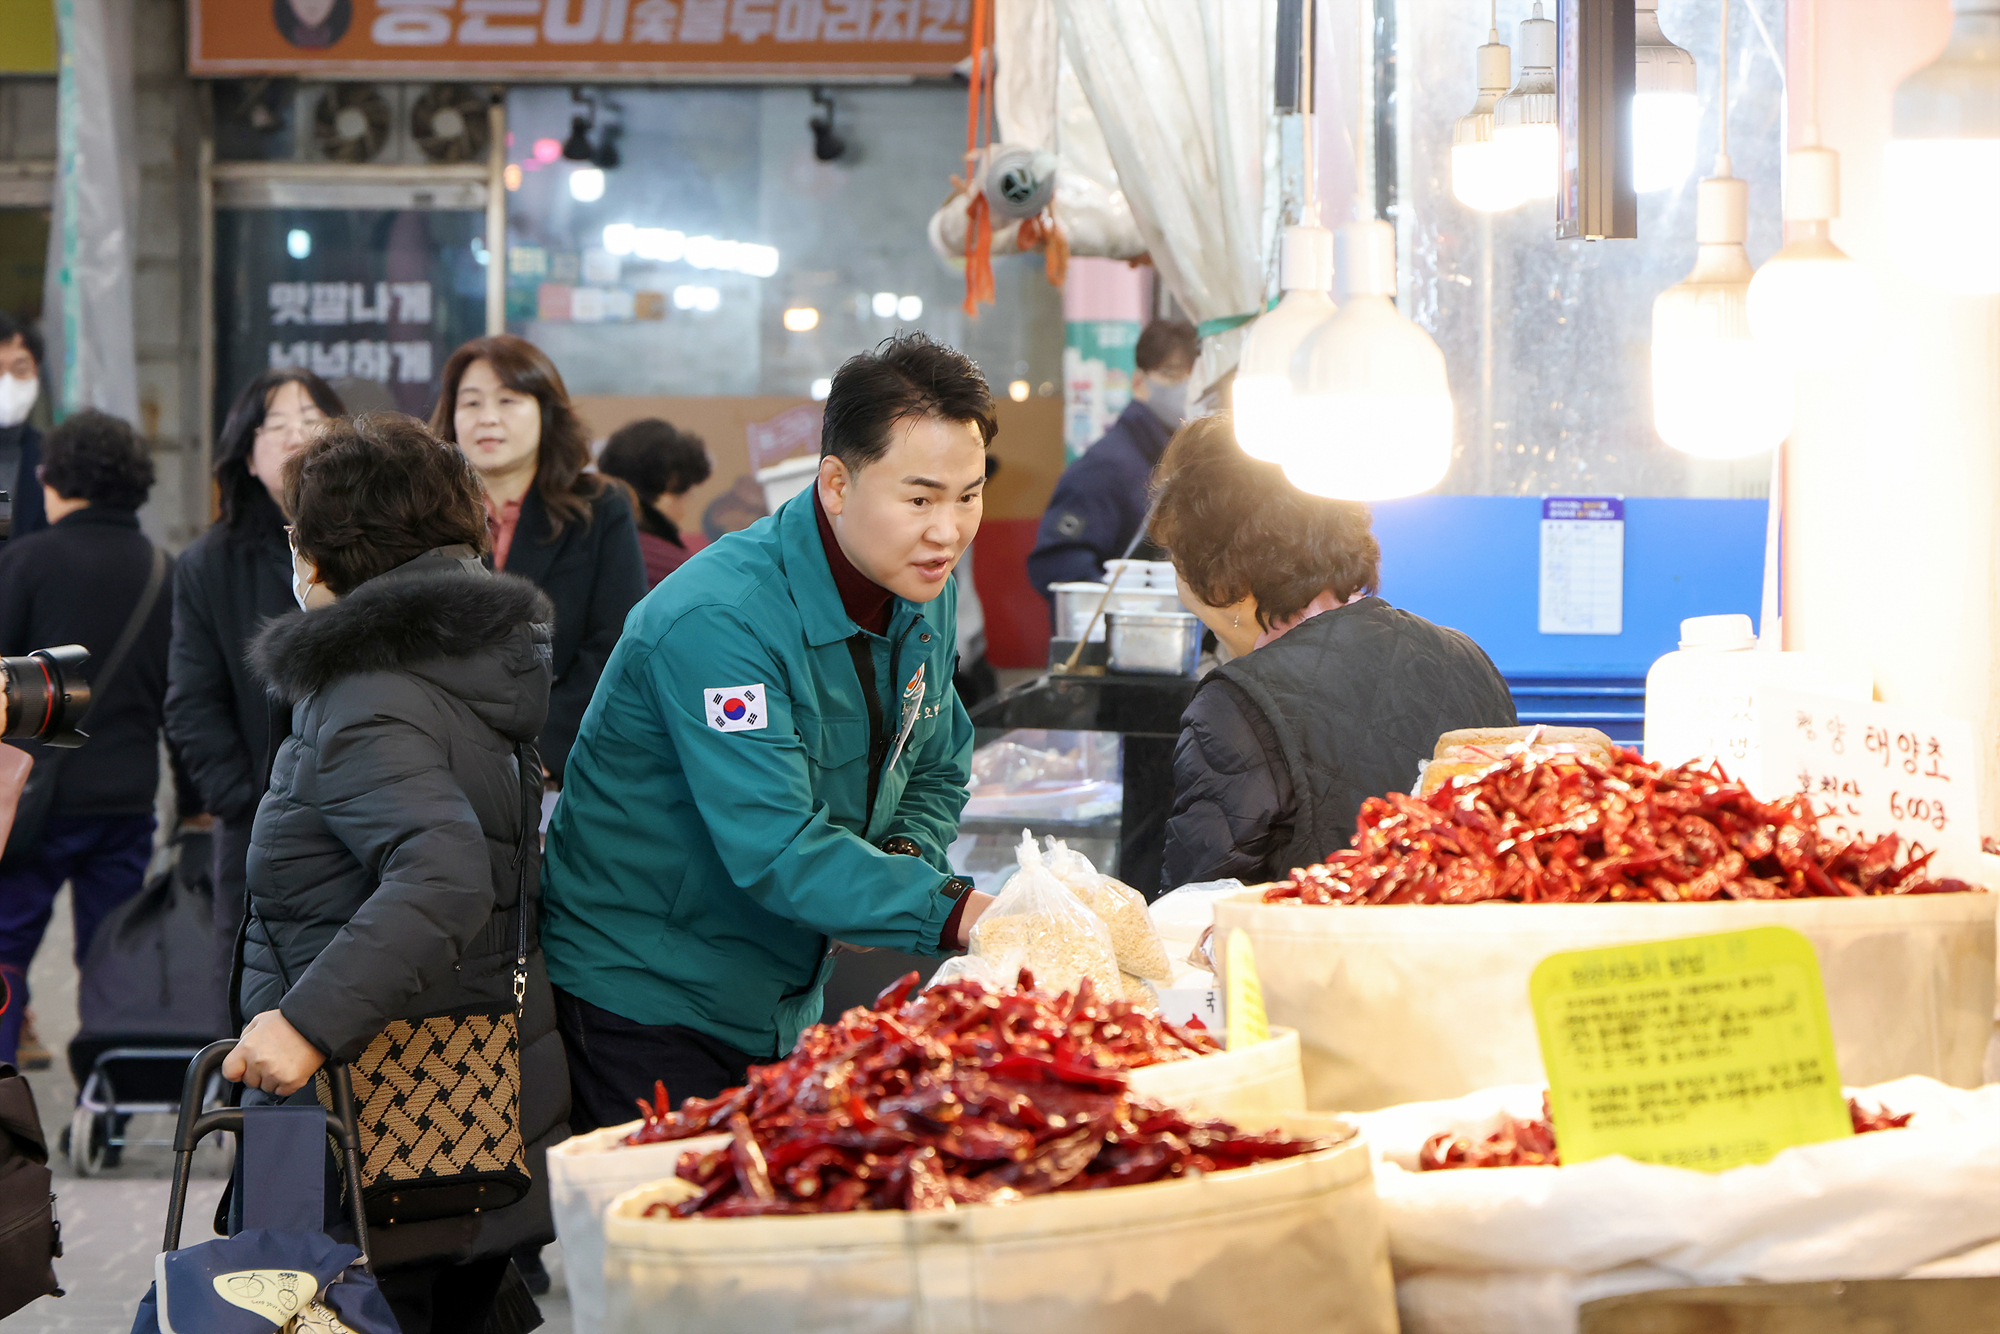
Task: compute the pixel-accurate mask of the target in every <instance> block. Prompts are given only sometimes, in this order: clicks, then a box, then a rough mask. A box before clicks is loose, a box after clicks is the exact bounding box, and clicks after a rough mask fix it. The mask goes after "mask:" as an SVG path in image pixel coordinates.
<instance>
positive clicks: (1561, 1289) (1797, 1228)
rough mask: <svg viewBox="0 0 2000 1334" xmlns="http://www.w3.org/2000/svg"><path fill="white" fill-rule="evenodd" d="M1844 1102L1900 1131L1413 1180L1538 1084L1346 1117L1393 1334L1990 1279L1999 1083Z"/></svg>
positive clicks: (1886, 1088) (1559, 1325) (1529, 1098)
mask: <svg viewBox="0 0 2000 1334" xmlns="http://www.w3.org/2000/svg"><path fill="white" fill-rule="evenodd" d="M1850 1093H1854V1094H1856V1095H1858V1097H1859V1099H1860V1101H1861V1103H1862V1104H1863V1105H1864V1106H1866V1107H1870V1108H1873V1107H1882V1108H1886V1109H1888V1110H1890V1111H1893V1112H1899V1113H1900V1112H1910V1113H1914V1119H1913V1120H1912V1121H1911V1123H1910V1126H1909V1128H1908V1129H1906V1130H1890V1131H1883V1132H1881V1133H1879V1134H1870V1135H1857V1136H1854V1137H1853V1138H1850V1139H1837V1140H1830V1141H1827V1142H1826V1143H1822V1144H1808V1145H1804V1146H1802V1147H1799V1148H1793V1149H1787V1150H1786V1151H1785V1152H1783V1153H1781V1154H1779V1155H1778V1156H1777V1157H1775V1158H1773V1159H1771V1160H1770V1161H1769V1162H1766V1163H1758V1164H1755V1165H1752V1166H1747V1167H1739V1168H1736V1169H1734V1170H1732V1171H1728V1172H1716V1173H1710V1172H1696V1171H1691V1170H1688V1169H1685V1168H1678V1167H1661V1166H1658V1165H1655V1164H1652V1163H1638V1162H1634V1161H1632V1160H1631V1159H1629V1158H1622V1157H1611V1158H1598V1159H1594V1160H1592V1161H1590V1162H1587V1163H1579V1164H1576V1165H1574V1166H1568V1167H1513V1168H1498V1169H1486V1170H1472V1171H1457V1172H1419V1171H1415V1170H1412V1169H1414V1167H1415V1164H1416V1157H1417V1152H1418V1150H1419V1149H1420V1148H1421V1147H1422V1145H1423V1142H1424V1141H1425V1140H1426V1139H1427V1138H1429V1137H1430V1136H1431V1135H1433V1134H1436V1133H1438V1132H1440V1131H1450V1132H1452V1133H1453V1134H1483V1133H1485V1131H1486V1130H1487V1129H1488V1128H1490V1126H1491V1124H1492V1122H1493V1121H1494V1120H1495V1119H1496V1117H1497V1115H1498V1114H1499V1113H1501V1112H1503V1111H1504V1112H1507V1113H1509V1114H1511V1115H1514V1116H1535V1115H1538V1114H1539V1112H1540V1108H1541V1100H1542V1089H1541V1087H1540V1086H1539V1085H1517V1086H1510V1087H1503V1088H1495V1089H1487V1090H1484V1091H1482V1092H1480V1093H1476V1094H1472V1095H1470V1096H1468V1097H1464V1098H1460V1099H1457V1100H1456V1101H1452V1102H1432V1103H1413V1104H1409V1105H1405V1106H1401V1107H1392V1108H1389V1109H1387V1110H1385V1111H1380V1112H1373V1113H1368V1114H1365V1115H1362V1116H1357V1117H1355V1118H1354V1120H1355V1121H1357V1122H1358V1123H1360V1125H1361V1131H1362V1134H1363V1136H1364V1137H1365V1138H1366V1139H1367V1141H1368V1145H1369V1148H1370V1149H1371V1150H1372V1151H1373V1152H1374V1154H1375V1156H1376V1160H1377V1162H1376V1168H1375V1185H1376V1189H1377V1191H1378V1192H1379V1193H1380V1195H1381V1197H1382V1208H1383V1212H1384V1214H1385V1215H1386V1216H1387V1219H1388V1225H1389V1250H1390V1256H1391V1258H1392V1260H1393V1261H1394V1262H1395V1267H1396V1278H1397V1301H1398V1305H1399V1306H1400V1307H1401V1309H1402V1327H1403V1330H1404V1334H1562V1332H1563V1331H1573V1330H1575V1329H1576V1319H1577V1307H1578V1305H1579V1304H1580V1303H1582V1302H1586V1301H1591V1300H1593V1299H1595V1298H1598V1297H1609V1296H1615V1295H1617V1294H1620V1293H1626V1292H1642V1291H1648V1290H1651V1289H1656V1288H1671V1287H1684V1286H1688V1285H1702V1286H1706V1285H1711V1284H1723V1283H1746V1282H1749V1283H1803V1282H1816V1281H1823V1280H1829V1279H1865V1278H1894V1277H1899V1276H1908V1277H1944V1276H1947V1275H1956V1276H1974V1275H1990V1274H1995V1273H2000V1246H1996V1245H1992V1244H1986V1245H1982V1243H1993V1242H1995V1241H1996V1239H2000V1085H1987V1086H1986V1087H1984V1088H1981V1089H1973V1090H1963V1089H1955V1088H1948V1087H1946V1086H1945V1085H1943V1084H1939V1083H1936V1082H1934V1081H1932V1080H1929V1079H1922V1078H1907V1079H1899V1080H1896V1081H1894V1082H1891V1083H1884V1084H1878V1085H1875V1086H1873V1087H1870V1088H1863V1089H1858V1090H1850ZM1975 1247H1976V1248H1979V1249H1977V1250H1968V1248H1975Z"/></svg>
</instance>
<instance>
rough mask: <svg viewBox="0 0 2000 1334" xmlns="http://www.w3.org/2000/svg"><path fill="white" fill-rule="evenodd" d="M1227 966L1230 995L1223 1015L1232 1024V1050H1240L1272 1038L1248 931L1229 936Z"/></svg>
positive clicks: (1230, 1034) (1226, 951) (1230, 1037)
mask: <svg viewBox="0 0 2000 1334" xmlns="http://www.w3.org/2000/svg"><path fill="white" fill-rule="evenodd" d="M1224 953H1225V955H1226V956H1227V959H1226V963H1225V966H1226V967H1227V968H1228V969H1229V992H1228V996H1227V998H1226V1000H1225V1001H1224V1005H1223V1014H1224V1016H1225V1017H1226V1018H1227V1020H1228V1022H1229V1050H1231V1051H1241V1050H1242V1049H1243V1048H1245V1047H1248V1046H1250V1045H1251V1044H1252V1043H1256V1042H1263V1041H1265V1040H1266V1039H1268V1038H1269V1037H1270V1036H1271V1021H1270V1020H1269V1019H1268V1018H1266V1017H1265V1015H1264V986H1263V984H1262V983H1261V982H1259V981H1258V980H1257V955H1256V953H1255V951H1253V950H1252V949H1251V948H1250V936H1249V933H1248V932H1245V931H1231V932H1230V933H1229V947H1228V949H1226V950H1225V951H1224Z"/></svg>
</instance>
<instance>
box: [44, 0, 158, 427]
mask: <svg viewBox="0 0 2000 1334" xmlns="http://www.w3.org/2000/svg"><path fill="white" fill-rule="evenodd" d="M56 21H57V24H58V33H59V37H60V42H61V49H62V65H61V73H60V77H59V79H58V81H57V93H56V99H57V128H56V188H55V211H54V216H53V218H52V219H51V226H50V228H49V265H48V280H47V288H46V291H45V294H44V300H43V310H44V316H43V318H44V322H45V325H46V327H47V329H48V334H49V337H48V339H47V342H48V348H49V361H50V362H51V366H50V368H49V369H50V370H51V372H52V374H53V375H54V377H55V380H56V383H57V385H58V388H59V395H58V398H57V404H58V406H59V408H60V410H61V412H62V413H70V412H75V411H77V410H79V409H81V408H99V409H102V410H103V411H105V412H109V413H113V414H116V415H117V416H120V417H123V418H125V419H126V420H127V421H130V422H133V423H134V424H135V425H136V424H137V422H138V416H139V388H138V366H137V361H136V358H135V356H134V349H133V310H132V262H133V255H134V251H135V248H136V247H135V238H134V235H133V228H134V226H135V224H136V222H137V214H138V198H139V172H138V152H137V147H136V143H135V134H134V128H133V107H132V98H133V84H132V28H133V24H134V22H135V19H134V16H133V13H132V0H58V3H57V5H56Z"/></svg>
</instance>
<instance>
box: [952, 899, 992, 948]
mask: <svg viewBox="0 0 2000 1334" xmlns="http://www.w3.org/2000/svg"><path fill="white" fill-rule="evenodd" d="M992 906H993V896H992V895H991V894H982V893H980V892H979V891H978V890H976V889H968V890H966V891H965V911H964V912H963V913H961V914H960V915H959V918H958V947H959V948H960V949H965V948H966V947H968V946H969V945H971V944H972V925H973V923H975V922H977V921H978V920H979V915H980V914H981V913H983V912H985V911H986V910H987V909H988V908H990V907H992Z"/></svg>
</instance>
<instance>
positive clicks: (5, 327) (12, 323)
mask: <svg viewBox="0 0 2000 1334" xmlns="http://www.w3.org/2000/svg"><path fill="white" fill-rule="evenodd" d="M16 338H18V339H20V340H21V343H22V345H23V346H25V347H26V348H27V349H28V355H29V356H31V357H33V358H34V359H35V369H36V370H37V371H39V370H41V369H42V331H41V330H40V329H37V328H36V327H35V326H34V325H32V324H30V323H28V322H27V321H26V320H17V319H15V318H14V317H13V316H12V315H10V314H8V313H7V312H6V311H4V310H0V347H4V346H6V345H7V344H8V343H11V342H13V341H14V340H15V339H16Z"/></svg>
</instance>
